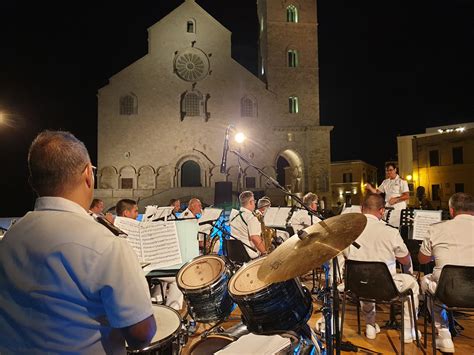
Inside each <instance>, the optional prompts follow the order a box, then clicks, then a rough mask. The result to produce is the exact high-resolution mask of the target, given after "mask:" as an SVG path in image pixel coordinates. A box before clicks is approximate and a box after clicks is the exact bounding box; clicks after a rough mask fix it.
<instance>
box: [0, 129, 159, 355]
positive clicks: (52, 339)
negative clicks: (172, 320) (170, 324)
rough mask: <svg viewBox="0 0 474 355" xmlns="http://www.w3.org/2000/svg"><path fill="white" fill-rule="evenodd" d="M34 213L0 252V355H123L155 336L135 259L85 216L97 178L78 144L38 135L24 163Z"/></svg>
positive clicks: (64, 135) (60, 135)
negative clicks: (37, 354)
mask: <svg viewBox="0 0 474 355" xmlns="http://www.w3.org/2000/svg"><path fill="white" fill-rule="evenodd" d="M28 168H29V174H30V177H29V181H30V184H31V186H32V188H33V190H34V191H35V192H36V193H37V194H38V196H39V197H38V198H37V200H36V203H35V209H34V211H33V212H29V213H28V214H26V215H25V216H24V217H23V218H22V219H21V220H19V221H18V222H17V223H16V224H15V225H14V226H12V228H10V230H9V231H8V232H7V233H6V235H5V237H4V238H3V240H2V247H1V248H0V290H1V292H0V304H1V305H2V306H1V307H0V308H1V309H0V324H1V326H0V328H1V331H0V352H1V353H5V354H6V353H8V354H11V353H15V354H18V353H22V354H36V353H54V354H59V353H65V352H72V353H83V354H86V353H87V354H112V353H114V354H115V353H121V354H122V353H125V340H126V341H127V343H128V346H129V347H131V348H133V349H141V348H144V347H145V346H147V345H148V344H149V343H150V341H151V339H152V337H153V335H154V334H155V331H156V324H155V319H154V316H153V309H152V306H151V302H150V293H149V290H148V284H147V282H146V280H145V277H144V276H143V271H142V268H141V266H140V263H139V262H138V259H137V256H136V254H135V252H134V251H133V249H132V248H131V247H130V245H129V244H128V242H127V241H126V240H125V239H124V238H117V237H116V236H114V235H113V234H112V232H110V231H109V230H108V229H107V228H106V227H104V226H103V225H101V224H100V223H97V222H96V221H95V220H94V219H93V218H92V217H91V216H90V215H89V213H88V210H89V207H90V203H91V201H92V196H93V193H94V172H93V170H94V169H95V168H94V167H93V166H92V165H91V162H90V158H89V153H88V152H87V149H86V147H85V146H84V144H83V143H82V142H81V141H79V140H78V139H77V138H76V137H74V136H73V135H72V134H71V133H68V132H58V131H45V132H42V133H40V134H39V135H38V136H37V137H36V139H35V140H34V141H33V143H32V145H31V147H30V150H29V154H28Z"/></svg>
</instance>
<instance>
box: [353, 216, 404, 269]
mask: <svg viewBox="0 0 474 355" xmlns="http://www.w3.org/2000/svg"><path fill="white" fill-rule="evenodd" d="M365 216H366V217H367V225H366V226H365V229H364V231H363V232H362V234H361V235H360V236H359V237H358V238H357V239H356V242H357V243H358V244H359V245H360V248H359V249H357V248H356V247H354V246H353V245H351V246H349V248H347V249H346V250H345V251H344V255H345V256H346V257H347V259H350V260H358V261H382V262H384V263H385V264H387V266H388V269H389V270H390V273H391V274H392V275H395V274H396V273H397V270H396V258H403V257H405V256H407V255H408V249H407V247H406V245H405V243H404V242H403V239H402V237H401V236H400V233H399V232H398V229H395V228H393V227H390V226H387V225H386V224H385V222H383V221H380V220H379V219H378V218H377V217H375V216H374V215H371V214H365Z"/></svg>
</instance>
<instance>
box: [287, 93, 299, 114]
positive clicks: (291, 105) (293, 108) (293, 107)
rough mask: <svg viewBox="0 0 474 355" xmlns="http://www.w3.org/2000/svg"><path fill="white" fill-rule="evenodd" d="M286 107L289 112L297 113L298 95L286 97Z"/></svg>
mask: <svg viewBox="0 0 474 355" xmlns="http://www.w3.org/2000/svg"><path fill="white" fill-rule="evenodd" d="M288 109H289V112H290V113H298V97H297V96H290V97H289V98H288Z"/></svg>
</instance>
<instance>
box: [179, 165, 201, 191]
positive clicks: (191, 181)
mask: <svg viewBox="0 0 474 355" xmlns="http://www.w3.org/2000/svg"><path fill="white" fill-rule="evenodd" d="M196 186H202V185H201V167H200V166H199V164H198V163H196V162H195V161H193V160H187V161H185V162H184V163H183V165H181V187H196Z"/></svg>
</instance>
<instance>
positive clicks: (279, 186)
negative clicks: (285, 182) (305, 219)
mask: <svg viewBox="0 0 474 355" xmlns="http://www.w3.org/2000/svg"><path fill="white" fill-rule="evenodd" d="M230 152H231V153H233V154H235V155H236V156H237V158H238V159H241V160H242V161H244V162H245V163H246V164H247V165H249V166H251V167H252V168H254V169H255V170H257V171H258V173H259V174H260V175H262V176H264V177H266V178H267V179H268V181H270V182H271V183H272V184H273V186H275V187H276V188H277V189H279V190H281V191H282V192H283V193H284V194H285V195H287V196H291V197H292V198H293V199H294V200H296V202H298V203H299V204H300V205H301V206H303V208H304V209H305V210H307V211H308V213H309V214H310V215H313V216H316V217H318V218H319V217H320V216H318V214H317V212H315V211H313V210H312V209H310V208H309V207H308V206H306V205H305V204H304V203H303V200H302V199H301V198H299V197H298V196H297V195H295V194H294V193H292V192H290V191H288V190H287V189H285V188H284V187H283V186H281V185H280V183H279V182H278V181H276V180H275V179H274V178H272V177H271V176H269V175H267V174H266V173H265V172H264V171H263V170H262V169H260V168H259V167H258V166H256V165H254V164H253V163H252V162H250V161H249V160H248V159H247V158H245V157H244V156H243V155H242V154H240V152H237V151H235V150H231V151H230ZM321 217H322V216H321ZM320 219H321V220H322V219H324V218H320Z"/></svg>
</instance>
